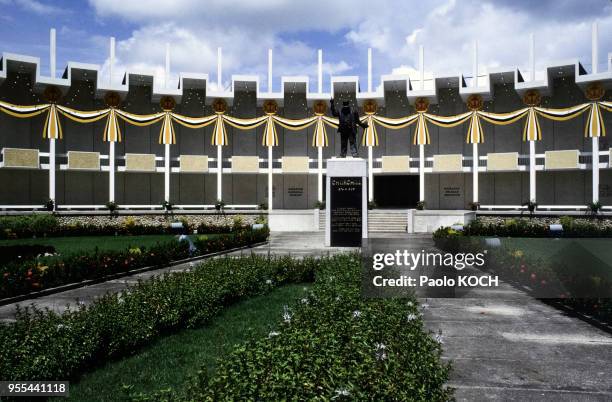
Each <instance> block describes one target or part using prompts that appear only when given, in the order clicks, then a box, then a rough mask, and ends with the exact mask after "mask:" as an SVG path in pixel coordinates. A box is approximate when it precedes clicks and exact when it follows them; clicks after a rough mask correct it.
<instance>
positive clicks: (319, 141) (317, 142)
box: [312, 115, 339, 147]
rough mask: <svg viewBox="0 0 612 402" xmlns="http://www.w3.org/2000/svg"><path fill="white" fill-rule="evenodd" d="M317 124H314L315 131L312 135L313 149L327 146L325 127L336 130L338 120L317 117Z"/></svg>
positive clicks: (321, 116)
mask: <svg viewBox="0 0 612 402" xmlns="http://www.w3.org/2000/svg"><path fill="white" fill-rule="evenodd" d="M316 117H317V122H316V124H315V130H314V133H313V135H312V146H313V147H326V146H328V145H329V140H328V138H327V130H326V129H325V126H326V125H327V126H330V127H332V128H338V124H339V122H338V119H335V118H333V117H327V116H323V115H317V116H316Z"/></svg>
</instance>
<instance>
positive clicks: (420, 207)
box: [416, 200, 425, 211]
mask: <svg viewBox="0 0 612 402" xmlns="http://www.w3.org/2000/svg"><path fill="white" fill-rule="evenodd" d="M416 209H418V210H419V211H422V210H424V209H425V200H421V201H419V202H417V203H416Z"/></svg>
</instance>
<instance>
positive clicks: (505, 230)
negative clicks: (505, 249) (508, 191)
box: [463, 216, 612, 237]
mask: <svg viewBox="0 0 612 402" xmlns="http://www.w3.org/2000/svg"><path fill="white" fill-rule="evenodd" d="M559 223H560V224H561V225H562V226H563V232H562V233H559V232H555V233H551V231H550V227H549V226H550V225H549V223H547V222H544V221H541V220H539V219H537V218H508V219H505V220H503V221H502V222H484V221H483V220H481V219H475V220H473V221H472V222H470V223H469V224H467V225H465V227H464V228H463V233H464V234H465V235H466V236H499V237H560V236H563V237H612V225H606V224H604V221H602V220H599V219H585V218H571V217H569V216H563V217H561V218H560V219H559Z"/></svg>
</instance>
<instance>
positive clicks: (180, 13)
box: [0, 0, 612, 91]
mask: <svg viewBox="0 0 612 402" xmlns="http://www.w3.org/2000/svg"><path fill="white" fill-rule="evenodd" d="M594 21H597V22H598V24H599V54H600V56H599V70H600V71H602V70H605V69H607V57H608V56H607V55H608V53H610V52H612V0H580V1H569V0H556V1H551V0H540V1H533V0H502V1H486V0H485V1H479V0H461V1H458V0H432V1H411V0H376V1H371V0H369V1H362V0H331V1H330V0H308V1H302V0H257V1H253V0H223V1H220V0H206V1H202V0H174V1H168V0H147V1H126V0H88V1H86V0H83V1H70V0H56V1H48V0H0V52H9V53H18V54H25V55H29V56H36V57H39V58H40V59H41V64H42V74H43V75H48V74H49V73H48V71H49V29H50V28H56V29H57V66H58V70H62V69H63V68H64V67H65V65H66V64H67V62H68V61H76V62H82V63H92V64H98V65H100V66H102V69H103V72H102V73H103V74H108V54H109V37H110V36H114V37H115V38H116V41H117V48H116V49H117V50H116V61H115V67H114V69H113V71H114V76H113V80H114V81H115V82H117V83H118V82H120V81H121V79H122V77H123V72H125V71H126V70H130V71H145V72H151V73H153V74H155V75H156V77H157V78H159V80H158V79H157V78H156V81H158V82H159V81H161V77H163V71H164V65H165V61H164V60H165V59H164V57H165V45H166V43H169V44H170V54H171V71H172V81H173V83H176V82H177V80H178V73H179V72H191V73H208V74H209V76H210V80H211V82H216V80H217V79H216V70H217V68H216V65H217V47H219V46H221V47H222V48H223V78H224V86H227V85H229V82H230V79H231V75H232V74H247V75H252V74H254V75H259V77H260V85H261V86H262V89H267V82H266V81H267V62H268V52H267V50H268V49H269V48H272V49H273V51H274V63H273V65H274V67H273V71H274V80H273V86H274V90H275V91H278V90H280V76H281V75H287V76H288V75H308V76H309V77H310V79H311V81H310V82H311V90H313V88H316V85H317V83H316V78H317V49H323V61H324V77H325V78H324V86H325V88H326V89H327V88H329V77H330V75H336V76H337V75H356V76H359V77H360V82H361V87H362V90H363V89H364V87H365V85H366V82H367V49H368V48H369V47H370V48H372V52H373V76H374V87H376V86H378V85H379V84H380V76H381V75H384V74H392V73H397V74H413V73H414V72H415V71H416V69H417V68H418V48H419V45H423V46H424V48H425V68H426V70H427V71H428V72H430V73H432V74H434V75H436V76H452V75H454V76H456V75H459V74H461V73H463V74H465V75H466V76H470V75H471V71H472V49H473V42H474V41H475V40H477V41H478V52H479V59H478V62H479V71H480V72H486V71H488V70H489V69H492V68H499V67H514V66H518V67H521V68H522V70H527V69H528V68H527V67H528V66H527V65H528V54H529V42H528V40H529V34H530V33H533V34H534V35H535V42H536V48H535V49H536V70H538V69H541V66H543V65H544V64H545V63H548V62H551V61H564V60H568V59H576V58H577V59H579V60H580V61H581V62H582V63H583V65H584V66H585V67H586V68H587V70H589V71H590V70H591V24H592V23H593V22H594ZM541 73H543V71H541Z"/></svg>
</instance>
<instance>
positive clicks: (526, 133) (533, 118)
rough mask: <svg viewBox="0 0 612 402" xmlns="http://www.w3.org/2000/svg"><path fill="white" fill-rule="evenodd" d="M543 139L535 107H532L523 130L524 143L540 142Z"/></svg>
mask: <svg viewBox="0 0 612 402" xmlns="http://www.w3.org/2000/svg"><path fill="white" fill-rule="evenodd" d="M541 139H542V130H541V129H540V122H539V121H538V115H537V114H536V109H535V107H530V108H529V110H528V111H527V120H525V126H524V128H523V141H539V140H541Z"/></svg>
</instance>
